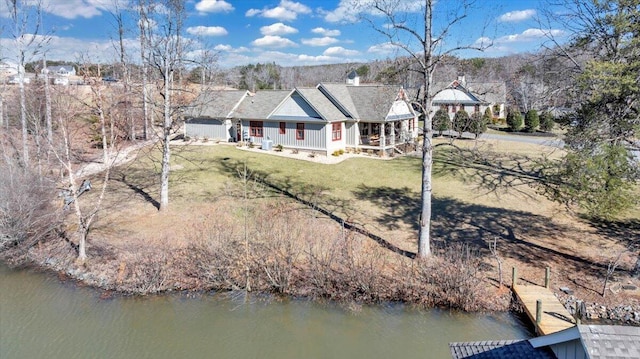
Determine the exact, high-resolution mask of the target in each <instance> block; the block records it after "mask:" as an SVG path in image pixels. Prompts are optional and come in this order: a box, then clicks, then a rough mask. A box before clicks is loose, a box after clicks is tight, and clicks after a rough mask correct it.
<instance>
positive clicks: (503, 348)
mask: <svg viewBox="0 0 640 359" xmlns="http://www.w3.org/2000/svg"><path fill="white" fill-rule="evenodd" d="M449 348H450V349H451V356H452V357H453V358H454V359H462V358H483V359H507V358H510V359H511V358H513V359H518V358H522V359H524V358H527V359H597V358H603V359H604V358H607V359H631V358H634V359H637V358H640V328H639V327H631V326H620V325H577V326H575V327H572V328H569V329H565V330H563V331H560V332H556V333H553V334H549V335H545V336H541V337H537V338H532V339H528V340H526V339H525V340H501V341H482V342H466V343H449Z"/></svg>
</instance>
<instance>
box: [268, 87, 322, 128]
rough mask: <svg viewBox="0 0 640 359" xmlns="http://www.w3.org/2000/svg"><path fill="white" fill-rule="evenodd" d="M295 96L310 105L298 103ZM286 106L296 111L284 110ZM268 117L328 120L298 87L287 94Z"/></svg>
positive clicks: (276, 118) (274, 118)
mask: <svg viewBox="0 0 640 359" xmlns="http://www.w3.org/2000/svg"><path fill="white" fill-rule="evenodd" d="M294 97H298V98H300V99H301V100H302V101H303V103H304V105H306V106H308V108H306V109H305V108H304V106H301V105H300V104H298V103H297V101H296V100H295V98H294ZM285 107H289V109H288V110H292V109H293V110H295V111H294V112H290V113H286V112H283V110H285ZM310 111H312V112H310ZM267 119H273V120H287V119H289V120H296V121H299V120H306V121H309V120H311V121H320V120H324V121H326V119H325V118H324V117H323V116H322V115H321V114H320V111H318V109H316V108H315V107H314V106H313V105H312V104H311V103H310V102H309V101H308V100H307V99H306V98H305V97H304V96H303V95H302V93H300V91H298V90H297V89H294V90H293V91H291V93H289V95H287V96H286V97H285V99H284V100H282V102H280V104H278V106H277V107H276V109H275V110H273V112H271V113H270V114H269V116H267Z"/></svg>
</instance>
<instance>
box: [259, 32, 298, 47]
mask: <svg viewBox="0 0 640 359" xmlns="http://www.w3.org/2000/svg"><path fill="white" fill-rule="evenodd" d="M251 45H253V46H258V47H271V48H283V47H295V46H298V45H297V44H296V43H295V42H293V41H291V40H289V39H286V38H284V37H280V36H273V35H267V36H263V37H261V38H259V39H256V40H253V41H252V42H251Z"/></svg>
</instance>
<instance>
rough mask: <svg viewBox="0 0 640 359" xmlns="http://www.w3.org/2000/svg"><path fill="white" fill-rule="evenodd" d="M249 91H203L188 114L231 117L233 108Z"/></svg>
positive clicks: (190, 115) (193, 115)
mask: <svg viewBox="0 0 640 359" xmlns="http://www.w3.org/2000/svg"><path fill="white" fill-rule="evenodd" d="M247 93H248V92H247V91H246V90H232V91H205V92H202V93H200V95H198V97H197V98H196V99H195V101H193V103H192V104H191V106H190V108H189V110H188V111H187V116H189V117H208V118H229V117H231V112H232V111H233V109H234V108H235V107H236V106H237V105H238V103H239V102H240V101H241V100H242V98H243V97H244V96H245V95H246V94H247Z"/></svg>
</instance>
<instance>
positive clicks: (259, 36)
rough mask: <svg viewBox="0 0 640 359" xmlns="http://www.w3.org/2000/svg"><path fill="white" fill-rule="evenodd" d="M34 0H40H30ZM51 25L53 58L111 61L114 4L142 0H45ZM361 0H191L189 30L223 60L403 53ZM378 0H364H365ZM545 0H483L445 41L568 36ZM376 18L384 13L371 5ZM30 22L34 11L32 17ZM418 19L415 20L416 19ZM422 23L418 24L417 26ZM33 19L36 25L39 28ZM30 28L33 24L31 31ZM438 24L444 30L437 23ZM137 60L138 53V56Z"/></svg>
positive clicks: (446, 5) (447, 2)
mask: <svg viewBox="0 0 640 359" xmlns="http://www.w3.org/2000/svg"><path fill="white" fill-rule="evenodd" d="M23 1H26V2H27V3H28V2H29V1H35V0H23ZM41 1H42V2H43V5H44V10H45V11H44V13H43V14H42V18H43V23H44V26H43V28H42V29H41V30H40V34H41V35H42V34H43V31H42V30H44V31H45V32H46V33H47V34H48V44H47V46H46V51H47V58H48V59H51V60H54V59H55V60H67V61H78V59H79V58H80V57H81V56H84V57H86V58H89V59H90V60H92V61H100V62H110V61H114V60H115V59H116V58H117V57H116V55H115V51H114V46H113V40H114V39H115V38H116V37H117V32H116V27H115V21H114V18H113V15H112V14H111V12H113V11H114V9H115V7H114V3H116V2H119V5H120V8H121V9H127V8H131V9H134V8H135V7H134V6H133V5H132V4H133V3H135V2H136V1H135V0H41ZM354 1H358V0H299V1H296V0H275V1H270V0H266V1H258V0H235V1H234V0H185V5H186V9H187V13H188V15H187V20H186V24H185V29H186V33H185V35H186V36H187V37H189V38H191V39H192V40H193V45H192V47H191V51H192V53H193V54H196V53H198V50H200V49H202V48H207V49H210V50H214V51H215V52H217V54H218V56H219V60H218V65H219V66H220V67H231V66H235V65H240V64H248V63H257V62H261V63H265V62H275V63H277V64H279V65H282V66H291V65H314V64H326V63H337V62H355V61H369V60H375V59H385V58H393V57H395V56H396V54H402V55H404V53H402V51H399V50H398V49H397V48H393V47H391V46H388V44H387V40H386V39H385V38H384V37H382V36H381V35H380V34H378V33H377V32H376V31H374V30H373V29H372V26H371V24H368V23H366V22H364V21H361V20H360V18H359V17H358V11H356V6H355V5H354ZM367 1H371V0H359V2H360V3H362V2H364V3H366V2H367ZM401 2H402V4H403V5H404V6H406V7H407V16H409V17H408V19H407V22H406V24H408V25H412V24H413V23H412V22H411V18H410V17H411V16H413V15H416V14H417V13H418V12H419V8H420V5H421V4H422V3H424V0H422V1H420V0H401ZM458 5H459V2H458V1H451V0H439V1H437V2H436V5H435V11H436V13H435V14H434V22H435V28H436V30H438V29H440V28H441V27H442V26H443V24H445V23H446V22H447V21H446V20H447V19H448V18H447V16H448V15H447V14H449V13H450V10H451V9H452V8H451V7H452V6H458ZM541 7H543V3H542V1H541V0H512V1H509V0H485V1H476V5H475V7H474V8H473V9H471V11H470V12H469V16H468V17H467V18H466V19H464V21H463V22H462V23H461V24H460V25H459V26H456V27H455V28H454V29H453V31H452V32H451V33H450V36H449V37H447V38H446V39H445V42H444V44H445V45H444V48H447V47H451V46H455V45H457V44H474V43H475V44H479V43H484V44H487V43H492V46H491V47H490V48H489V49H487V50H486V51H485V52H469V51H465V52H462V53H460V54H459V55H460V56H463V57H476V56H477V57H482V56H491V57H495V56H502V55H507V54H512V53H520V52H526V51H536V50H537V49H538V48H539V46H540V44H541V42H542V41H544V40H545V38H546V37H545V35H547V34H549V33H551V34H553V35H554V36H557V37H558V38H560V39H561V38H562V37H563V35H564V32H563V30H562V29H547V30H544V31H543V30H540V26H539V25H538V23H537V21H536V19H537V18H538V17H539V15H540V11H541V10H540V8H541ZM364 14H365V16H366V17H367V18H369V19H371V20H372V21H373V22H374V23H375V24H376V25H377V26H381V27H384V26H385V24H386V22H385V20H384V19H383V18H382V17H378V16H375V15H372V14H370V13H367V12H366V11H365V12H364ZM0 21H2V24H3V28H2V33H0V45H1V48H0V57H2V58H3V60H12V58H13V57H15V54H14V53H13V49H14V48H15V42H14V41H15V40H14V39H13V38H12V28H11V26H9V23H10V22H9V19H8V12H7V8H6V4H5V1H4V0H2V1H0ZM29 22H30V24H31V25H33V24H34V23H35V19H33V18H30V19H29ZM131 25H132V27H133V28H132V29H131V30H130V31H129V32H128V33H126V34H125V37H126V38H127V42H126V43H127V48H128V51H129V53H130V56H131V57H132V59H133V58H134V57H135V56H136V55H137V53H138V52H139V48H138V40H137V33H136V29H135V23H134V22H132V23H131ZM412 26H413V25H412ZM418 27H419V26H418V25H416V26H415V28H418ZM32 29H33V26H30V27H29V31H33V30H32ZM29 31H27V32H29ZM436 32H437V31H436ZM133 61H135V59H134V60H133Z"/></svg>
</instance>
